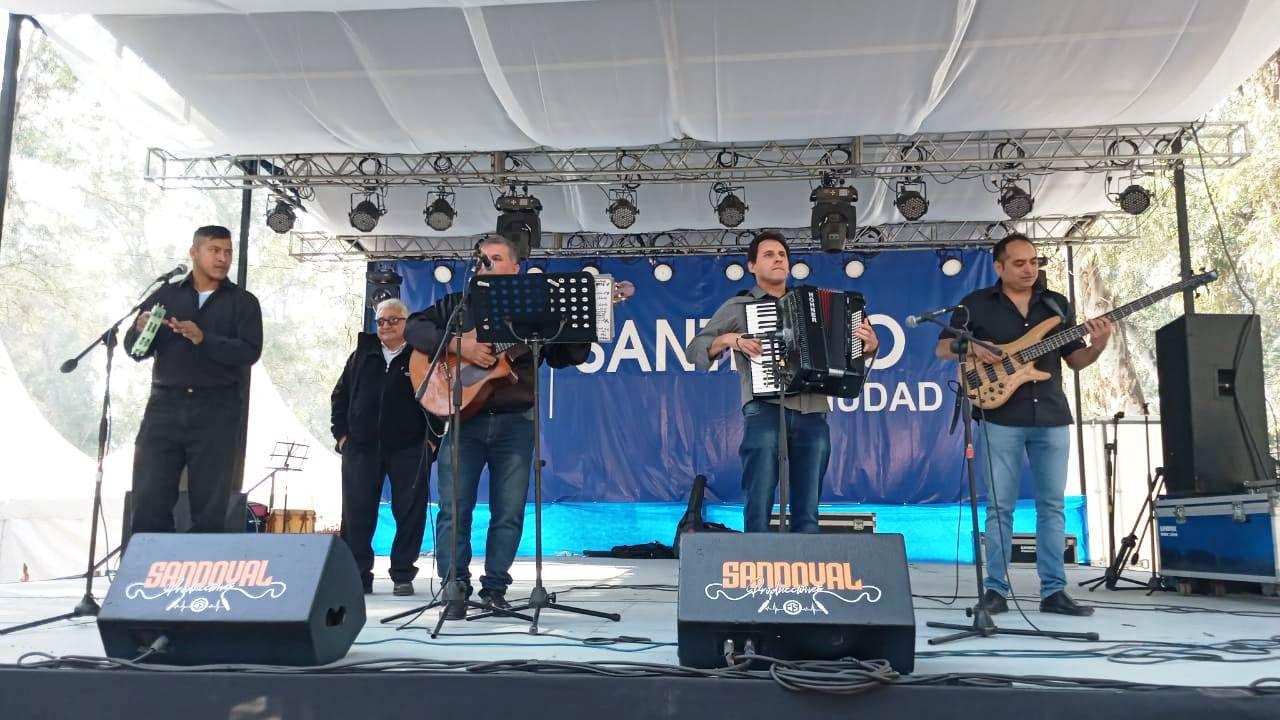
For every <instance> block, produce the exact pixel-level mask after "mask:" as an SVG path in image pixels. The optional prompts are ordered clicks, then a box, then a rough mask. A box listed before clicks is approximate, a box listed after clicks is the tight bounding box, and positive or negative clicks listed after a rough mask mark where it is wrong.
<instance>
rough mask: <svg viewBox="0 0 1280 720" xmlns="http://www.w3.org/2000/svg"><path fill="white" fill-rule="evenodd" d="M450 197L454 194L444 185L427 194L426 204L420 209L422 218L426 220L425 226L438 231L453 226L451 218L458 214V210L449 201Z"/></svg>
mask: <svg viewBox="0 0 1280 720" xmlns="http://www.w3.org/2000/svg"><path fill="white" fill-rule="evenodd" d="M432 197H435V200H432V199H431V198H432ZM452 197H454V194H453V193H452V192H450V191H449V190H448V189H447V188H444V187H441V188H439V189H438V190H436V191H435V192H433V193H428V194H427V206H426V207H425V208H423V210H422V219H423V220H424V221H426V223H427V227H429V228H431V229H432V230H436V231H439V232H444V231H445V230H448V229H449V228H451V227H453V219H454V218H455V217H457V216H458V212H457V211H456V210H454V209H453V205H452V204H451V203H450V202H449V199H450V198H452Z"/></svg>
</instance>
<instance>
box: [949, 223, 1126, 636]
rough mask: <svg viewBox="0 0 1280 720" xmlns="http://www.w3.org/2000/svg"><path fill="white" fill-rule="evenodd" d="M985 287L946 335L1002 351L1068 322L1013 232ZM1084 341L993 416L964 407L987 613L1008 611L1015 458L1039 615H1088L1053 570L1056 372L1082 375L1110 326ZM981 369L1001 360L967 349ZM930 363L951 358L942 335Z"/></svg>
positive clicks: (1062, 452) (1058, 547) (1060, 447)
mask: <svg viewBox="0 0 1280 720" xmlns="http://www.w3.org/2000/svg"><path fill="white" fill-rule="evenodd" d="M992 257H993V258H994V260H995V269H996V273H997V274H999V276H1000V279H999V281H997V282H996V284H995V285H993V286H991V287H988V288H983V289H981V290H977V291H975V292H972V293H970V294H969V295H967V296H966V297H965V298H964V300H961V301H960V304H961V305H962V306H963V308H962V309H960V310H957V311H956V312H955V314H953V315H952V317H951V325H952V326H953V327H962V326H964V325H965V323H966V322H967V323H968V326H969V330H970V331H971V332H972V333H973V335H974V336H975V337H977V338H978V339H980V340H985V341H987V342H990V343H994V344H1004V343H1012V342H1014V341H1015V340H1018V339H1019V338H1020V337H1022V336H1023V335H1024V334H1025V333H1027V332H1028V330H1029V329H1030V328H1033V327H1035V326H1036V325H1037V324H1039V323H1041V322H1043V321H1045V320H1048V319H1050V318H1053V317H1055V316H1056V317H1061V318H1062V320H1063V326H1065V327H1070V326H1072V325H1074V324H1075V315H1074V310H1073V308H1071V306H1070V304H1069V303H1068V302H1067V299H1066V298H1065V297H1063V296H1062V295H1060V294H1058V293H1055V292H1053V291H1051V290H1047V289H1042V288H1038V287H1037V286H1036V280H1037V278H1038V276H1039V273H1040V264H1041V263H1040V259H1039V257H1037V252H1036V247H1035V245H1033V244H1032V243H1031V241H1030V240H1029V239H1028V238H1027V236H1025V235H1023V234H1021V233H1013V234H1010V235H1008V236H1007V237H1005V238H1004V239H1003V240H1001V241H1000V242H998V243H996V245H995V247H994V248H993V249H992ZM1085 327H1086V328H1087V330H1088V333H1089V336H1090V345H1088V346H1087V347H1086V346H1085V344H1084V343H1083V342H1081V341H1079V340H1076V341H1074V342H1072V343H1069V344H1067V345H1065V346H1063V347H1061V348H1059V349H1057V350H1056V351H1054V352H1051V353H1048V354H1045V355H1042V356H1040V357H1039V358H1038V359H1037V360H1036V362H1035V365H1036V368H1037V369H1038V370H1041V371H1043V372H1044V373H1048V375H1049V378H1048V379H1047V380H1044V381H1040V382H1037V381H1034V380H1033V381H1030V382H1027V383H1026V384H1024V385H1022V386H1021V387H1019V388H1017V390H1015V391H1014V392H1013V393H1012V394H1011V395H1010V396H1009V399H1008V400H1007V401H1006V402H1005V403H1004V404H1002V405H1000V406H999V407H996V408H991V409H987V410H982V409H980V408H976V407H975V409H974V419H976V420H978V421H979V422H980V423H981V425H980V428H979V431H978V433H977V435H978V440H979V442H978V451H979V452H978V467H979V472H980V473H981V474H982V475H983V477H984V478H985V480H986V483H987V531H986V548H987V576H986V578H985V580H984V582H983V584H984V586H985V587H986V592H985V593H984V594H983V596H982V604H983V605H984V606H985V607H986V609H987V611H988V612H990V613H993V614H994V613H1000V612H1005V611H1006V610H1008V609H1009V606H1008V603H1007V602H1006V601H1005V598H1006V597H1007V596H1008V595H1009V592H1010V589H1009V581H1008V578H1007V577H1006V571H1007V568H1008V557H1009V551H1010V546H1011V544H1012V539H1013V536H1012V532H1013V508H1014V505H1015V503H1017V501H1018V484H1019V480H1020V478H1021V476H1022V463H1023V458H1024V457H1025V458H1027V459H1028V460H1030V463H1031V485H1032V488H1033V490H1034V492H1035V500H1036V570H1037V572H1038V573H1039V575H1040V598H1041V599H1040V611H1041V612H1052V613H1059V614H1062V615H1092V614H1093V608H1090V607H1084V606H1081V605H1077V604H1076V603H1075V601H1074V600H1072V599H1071V598H1070V597H1068V596H1067V593H1066V592H1065V590H1064V588H1065V587H1066V584H1067V578H1066V571H1065V568H1064V567H1063V560H1062V556H1063V552H1064V546H1065V543H1066V539H1065V534H1064V533H1065V525H1066V521H1065V517H1064V513H1063V505H1064V502H1063V494H1064V492H1065V490H1066V485H1067V457H1068V454H1069V451H1070V447H1071V438H1070V435H1069V433H1068V430H1067V427H1068V426H1069V425H1070V424H1071V409H1070V408H1069V407H1068V406H1067V396H1066V395H1065V394H1064V393H1063V392H1062V367H1061V364H1060V362H1059V360H1061V361H1065V362H1066V364H1067V367H1070V368H1071V369H1072V370H1082V369H1084V368H1086V367H1088V366H1089V365H1092V364H1093V363H1094V361H1096V360H1097V359H1098V356H1099V355H1100V354H1101V353H1102V351H1103V350H1104V349H1105V348H1106V347H1107V340H1108V339H1109V338H1110V337H1111V330H1112V323H1111V321H1110V320H1108V319H1107V318H1105V317H1100V318H1096V319H1093V320H1089V321H1087V322H1086V323H1085ZM970 352H971V353H972V354H973V355H975V356H976V357H977V358H978V359H979V360H981V361H982V362H985V363H994V364H999V363H1000V362H1001V358H1000V357H998V356H996V355H995V354H994V353H992V352H991V351H989V350H987V349H986V348H983V347H980V346H976V345H975V346H973V347H972V348H971V351H970ZM936 353H937V356H938V357H940V358H950V359H955V357H956V356H955V354H954V353H952V351H951V338H950V336H949V335H948V334H947V333H945V332H944V333H943V335H942V338H941V339H940V340H939V342H938V347H937V351H936Z"/></svg>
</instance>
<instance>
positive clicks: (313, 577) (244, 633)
mask: <svg viewBox="0 0 1280 720" xmlns="http://www.w3.org/2000/svg"><path fill="white" fill-rule="evenodd" d="M364 622H365V608H364V587H363V585H362V584H361V580H360V572H359V570H357V569H356V562H355V559H354V558H352V556H351V551H350V550H349V549H348V548H347V545H346V543H344V542H342V541H341V540H339V539H338V538H337V536H335V535H271V534H257V533H240V534H235V533H226V534H198V533H178V534H167V533H166V534H159V533H139V534H137V535H134V536H133V539H132V541H131V542H130V543H129V547H128V549H126V550H125V553H124V559H123V560H122V561H121V562H120V572H119V574H118V575H117V576H116V580H115V582H113V583H111V590H110V591H109V592H108V593H107V598H106V600H105V601H104V602H103V603H102V611H101V612H100V613H99V614H98V630H99V632H100V633H101V634H102V645H103V647H104V648H106V651H107V655H108V656H110V657H114V658H123V659H133V658H135V657H137V656H138V655H140V654H141V653H142V652H143V651H144V650H145V649H146V648H147V647H149V646H150V645H151V644H152V643H153V642H154V641H156V640H157V639H158V638H159V637H160V636H162V635H163V636H166V637H167V638H168V646H167V649H166V650H165V652H163V653H158V654H155V655H152V656H150V657H149V658H148V661H149V662H155V663H164V664H169V665H201V664H217V663H253V664H267V665H322V664H324V663H328V662H333V661H334V660H337V659H339V658H341V657H342V656H343V655H346V654H347V650H349V649H350V648H351V643H352V642H354V641H355V638H356V635H358V634H359V633H360V629H361V628H362V627H364Z"/></svg>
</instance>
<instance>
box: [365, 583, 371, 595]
mask: <svg viewBox="0 0 1280 720" xmlns="http://www.w3.org/2000/svg"><path fill="white" fill-rule="evenodd" d="M364 594H365V595H372V594H373V581H372V580H370V581H368V582H366V583H364Z"/></svg>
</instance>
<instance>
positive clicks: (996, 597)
mask: <svg viewBox="0 0 1280 720" xmlns="http://www.w3.org/2000/svg"><path fill="white" fill-rule="evenodd" d="M979 603H980V604H981V605H982V607H983V609H985V610H986V611H987V614H988V615H999V614H1000V613H1002V612H1009V601H1007V600H1005V599H1004V596H1003V595H1001V594H1000V593H998V592H996V591H995V590H987V591H986V592H984V593H982V599H981V600H980V601H979Z"/></svg>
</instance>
